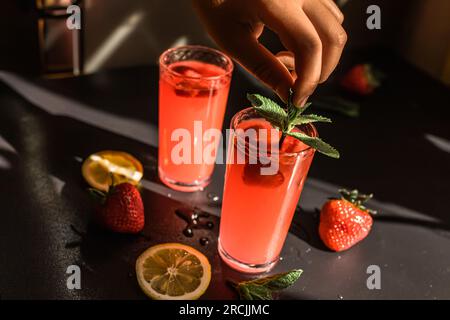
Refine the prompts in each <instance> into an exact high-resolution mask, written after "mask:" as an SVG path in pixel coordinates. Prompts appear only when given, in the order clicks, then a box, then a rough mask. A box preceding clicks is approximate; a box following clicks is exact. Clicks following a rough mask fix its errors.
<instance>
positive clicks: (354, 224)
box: [319, 189, 375, 251]
mask: <svg viewBox="0 0 450 320" xmlns="http://www.w3.org/2000/svg"><path fill="white" fill-rule="evenodd" d="M339 193H340V194H341V196H342V197H341V199H331V200H329V201H328V202H326V203H325V204H324V206H323V207H322V210H321V212H320V224H319V235H320V238H321V239H322V241H323V243H324V244H325V245H326V246H327V247H328V248H329V249H331V250H333V251H343V250H347V249H349V248H350V247H352V246H354V245H355V244H356V243H358V242H359V241H361V240H363V239H364V238H365V237H366V236H367V235H368V234H369V232H370V229H371V228H372V223H373V220H372V217H371V215H370V214H374V213H375V211H373V210H370V209H367V208H366V207H365V206H364V205H363V204H364V202H366V201H367V200H369V199H370V198H372V196H373V195H372V194H370V195H363V194H359V193H358V190H352V191H347V190H345V189H344V190H339Z"/></svg>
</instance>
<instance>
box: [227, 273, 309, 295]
mask: <svg viewBox="0 0 450 320" xmlns="http://www.w3.org/2000/svg"><path fill="white" fill-rule="evenodd" d="M302 272H303V271H302V270H300V269H298V270H292V271H289V272H283V273H278V274H275V275H272V276H267V277H262V278H258V279H255V280H249V281H242V282H239V283H238V284H237V286H236V289H237V290H238V292H239V297H240V298H241V299H242V300H271V299H273V295H272V294H273V291H279V290H282V289H286V288H288V287H290V286H291V285H293V284H294V283H295V282H296V281H297V280H298V279H299V278H300V275H301V274H302Z"/></svg>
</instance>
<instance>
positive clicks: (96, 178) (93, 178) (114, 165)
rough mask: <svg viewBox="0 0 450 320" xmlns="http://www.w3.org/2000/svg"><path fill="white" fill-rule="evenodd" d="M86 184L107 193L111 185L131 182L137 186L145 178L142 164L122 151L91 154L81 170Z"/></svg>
mask: <svg viewBox="0 0 450 320" xmlns="http://www.w3.org/2000/svg"><path fill="white" fill-rule="evenodd" d="M81 172H82V174H83V177H84V179H85V180H86V182H87V183H88V184H89V185H90V186H91V187H93V188H96V189H99V190H102V191H105V192H107V191H108V189H109V186H110V185H111V183H112V181H111V174H112V175H113V178H114V184H120V183H122V182H129V183H131V184H133V185H137V184H138V183H139V181H140V180H141V179H142V176H143V169H142V164H141V163H140V162H139V160H137V159H136V158H135V157H133V156H132V155H131V154H128V153H126V152H122V151H111V150H107V151H100V152H97V153H94V154H91V155H90V156H89V157H88V158H87V159H86V160H84V162H83V166H82V168H81Z"/></svg>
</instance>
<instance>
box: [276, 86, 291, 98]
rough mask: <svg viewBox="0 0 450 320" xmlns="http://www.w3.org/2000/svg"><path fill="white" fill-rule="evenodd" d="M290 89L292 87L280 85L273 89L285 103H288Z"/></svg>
mask: <svg viewBox="0 0 450 320" xmlns="http://www.w3.org/2000/svg"><path fill="white" fill-rule="evenodd" d="M289 88H290V86H287V85H285V84H280V85H278V86H276V87H275V88H273V89H274V91H275V93H276V94H277V95H278V96H279V97H280V99H281V100H282V101H283V102H287V101H288V98H289Z"/></svg>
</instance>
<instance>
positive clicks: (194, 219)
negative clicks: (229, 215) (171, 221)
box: [175, 207, 214, 238]
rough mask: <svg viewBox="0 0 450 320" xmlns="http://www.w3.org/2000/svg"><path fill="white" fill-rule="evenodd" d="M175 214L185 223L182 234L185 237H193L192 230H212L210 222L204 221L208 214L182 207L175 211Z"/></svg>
mask: <svg viewBox="0 0 450 320" xmlns="http://www.w3.org/2000/svg"><path fill="white" fill-rule="evenodd" d="M175 214H176V215H177V216H178V217H180V218H181V219H183V220H184V221H185V222H186V227H185V228H184V230H183V234H184V235H185V236H186V237H189V238H191V237H193V236H194V229H213V228H214V223H213V222H212V221H204V220H205V219H207V218H209V217H210V214H209V213H207V212H204V211H202V210H200V209H198V208H191V207H184V208H179V209H176V210H175Z"/></svg>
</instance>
